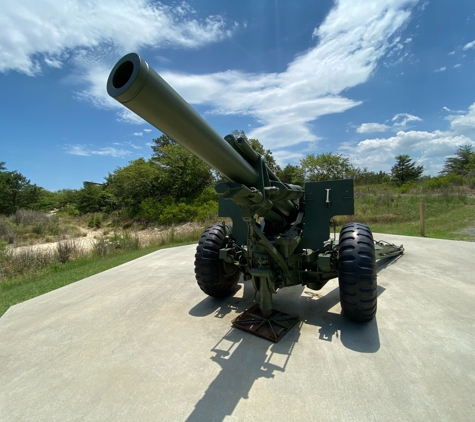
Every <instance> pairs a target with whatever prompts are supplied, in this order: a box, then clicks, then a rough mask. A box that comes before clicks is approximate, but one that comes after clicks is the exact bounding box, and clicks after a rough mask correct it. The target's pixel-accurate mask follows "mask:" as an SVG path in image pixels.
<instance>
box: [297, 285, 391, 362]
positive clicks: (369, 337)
mask: <svg viewBox="0 0 475 422" xmlns="http://www.w3.org/2000/svg"><path fill="white" fill-rule="evenodd" d="M384 290H385V288H384V287H381V286H378V297H379V296H380V295H381V294H382V293H383V292H384ZM302 300H305V301H306V302H307V303H306V304H305V305H303V308H304V309H305V312H304V313H303V315H301V320H302V321H304V322H305V323H306V324H309V325H314V326H316V327H320V328H319V330H318V333H319V339H320V340H323V341H330V342H331V341H333V338H334V337H335V338H337V339H339V340H340V341H341V344H343V346H345V347H346V348H348V349H350V350H354V351H355V352H360V353H375V352H377V351H378V350H379V347H380V342H379V333H378V324H377V320H376V318H374V319H373V320H372V321H370V322H367V323H357V322H353V321H349V320H348V319H346V318H345V316H344V315H342V314H341V313H340V314H337V313H334V312H330V309H332V308H333V307H334V306H335V305H337V304H338V303H339V302H340V292H339V289H338V287H336V288H335V289H333V290H332V291H331V292H329V293H327V294H326V295H320V294H318V293H314V292H309V291H306V292H304V295H303V296H302Z"/></svg>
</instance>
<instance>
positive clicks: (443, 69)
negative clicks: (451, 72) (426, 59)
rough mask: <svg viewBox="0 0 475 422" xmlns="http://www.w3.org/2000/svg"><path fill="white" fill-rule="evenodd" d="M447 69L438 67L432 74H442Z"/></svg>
mask: <svg viewBox="0 0 475 422" xmlns="http://www.w3.org/2000/svg"><path fill="white" fill-rule="evenodd" d="M446 69H447V68H446V67H445V66H442V67H440V68H439V69H435V70H434V72H435V73H438V72H444V71H445V70H446Z"/></svg>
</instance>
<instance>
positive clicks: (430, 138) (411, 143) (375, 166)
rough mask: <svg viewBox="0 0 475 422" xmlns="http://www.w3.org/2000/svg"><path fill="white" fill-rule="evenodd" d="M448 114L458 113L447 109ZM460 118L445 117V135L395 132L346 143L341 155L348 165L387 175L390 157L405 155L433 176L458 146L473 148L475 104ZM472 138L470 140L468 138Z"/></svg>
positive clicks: (408, 118) (406, 116) (407, 116)
mask: <svg viewBox="0 0 475 422" xmlns="http://www.w3.org/2000/svg"><path fill="white" fill-rule="evenodd" d="M443 109H444V110H445V111H447V112H450V113H460V111H455V110H451V109H449V108H447V107H443ZM462 113H463V114H456V115H454V114H452V115H449V116H447V117H446V119H447V120H448V121H450V129H451V130H447V131H440V130H436V131H433V132H427V131H416V130H411V131H403V130H400V131H398V132H397V133H396V134H395V135H394V136H391V137H388V138H371V139H365V140H363V141H361V142H346V143H344V144H343V145H342V146H341V148H340V149H341V151H342V152H344V153H346V154H347V155H348V156H349V157H350V160H351V162H352V163H353V164H354V165H356V166H358V167H368V168H369V169H370V170H384V171H389V170H390V169H391V166H392V165H393V164H394V157H395V156H396V155H399V154H409V155H411V157H412V158H414V159H416V160H418V162H419V163H420V164H423V165H424V168H425V170H426V173H427V174H432V175H436V174H437V173H438V172H439V171H440V170H441V169H442V167H443V164H444V161H445V159H446V158H447V156H450V155H453V154H454V152H455V151H456V150H457V148H458V147H459V146H462V145H467V144H468V145H473V146H475V141H473V139H475V103H474V104H472V105H471V106H470V107H469V109H468V111H465V112H462ZM396 117H398V119H401V118H402V120H400V121H406V122H407V121H418V120H420V118H418V117H416V116H412V115H410V114H406V113H403V114H399V115H396V116H395V117H394V118H393V120H395V119H396ZM398 119H396V121H397V120H398ZM472 135H473V136H472Z"/></svg>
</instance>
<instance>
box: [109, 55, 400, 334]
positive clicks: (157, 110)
mask: <svg viewBox="0 0 475 422" xmlns="http://www.w3.org/2000/svg"><path fill="white" fill-rule="evenodd" d="M107 92H108V93H109V95H110V96H111V97H113V98H115V99H116V100H117V101H119V102H120V103H122V104H123V105H124V106H125V107H127V108H128V109H129V110H131V111H132V112H134V113H136V114H137V115H138V116H140V117H142V118H143V119H144V120H146V121H147V122H148V123H150V124H151V125H153V126H155V127H156V128H157V129H159V130H160V131H162V132H163V133H165V134H166V135H168V136H169V137H170V138H171V139H173V140H174V141H175V142H178V143H179V144H181V145H182V146H184V147H185V148H187V149H188V150H189V151H191V152H192V153H193V154H195V155H196V156H197V157H199V158H200V159H202V160H203V161H205V162H206V163H208V164H209V165H210V166H211V167H213V168H214V169H215V170H217V171H219V172H220V173H221V174H222V175H223V176H224V177H225V178H226V179H227V180H226V181H225V182H221V183H219V184H218V185H217V186H216V191H217V192H218V194H219V212H218V215H219V216H220V217H229V218H230V219H231V220H232V222H233V225H232V227H231V226H230V225H227V224H225V223H223V224H217V225H214V226H212V227H210V228H208V229H207V230H206V231H205V232H204V234H203V235H202V237H201V240H200V241H199V244H198V247H197V250H196V255H195V274H196V279H197V282H198V285H199V287H200V288H201V290H202V291H203V292H204V293H206V294H208V295H210V296H213V297H217V298H222V297H226V296H228V295H231V294H232V293H233V292H234V290H235V287H236V284H237V282H238V281H239V279H240V277H241V274H242V275H243V279H244V280H252V285H253V287H254V289H255V290H256V292H257V293H258V296H259V300H258V303H256V304H255V305H254V306H253V307H251V308H250V309H248V310H247V311H245V312H244V313H243V314H241V315H239V316H238V317H237V318H236V319H235V320H234V321H233V325H235V326H236V327H238V328H242V329H244V330H247V331H250V332H252V333H254V334H257V335H260V336H262V337H265V338H267V339H269V340H272V341H278V340H279V339H280V338H281V337H282V336H283V335H284V334H285V333H286V332H287V331H288V330H289V329H290V328H291V327H292V326H293V325H294V324H295V322H296V321H297V318H296V317H293V316H290V315H288V314H284V313H282V312H278V311H276V310H274V309H273V307H272V295H273V294H275V293H277V291H278V290H279V289H281V288H284V287H288V286H295V285H303V286H307V287H308V288H310V289H313V290H320V289H321V288H322V287H323V286H324V285H325V284H326V283H327V282H328V280H331V279H333V278H337V277H338V282H339V288H340V303H341V308H342V311H343V313H344V314H345V315H346V317H347V318H349V319H351V320H354V321H358V322H367V321H371V320H372V319H373V317H374V316H375V314H376V307H377V280H376V277H377V275H376V260H377V259H379V258H382V257H390V256H396V255H399V254H402V253H403V251H404V248H403V247H402V245H401V246H399V247H397V246H395V245H391V244H387V243H385V242H375V241H374V240H373V235H372V233H371V230H370V229H369V228H368V227H367V226H366V225H364V224H361V223H350V224H346V225H344V226H343V228H342V229H341V231H340V236H339V240H336V238H333V239H331V238H330V221H331V219H332V218H333V217H334V216H336V215H352V214H354V194H353V180H351V179H348V180H332V181H322V182H308V183H306V184H305V189H304V188H302V187H301V186H297V185H292V184H288V183H283V182H282V181H280V180H279V178H278V177H277V176H276V175H275V174H274V173H273V172H272V171H271V170H270V169H269V167H268V166H267V164H266V162H265V159H264V158H263V157H262V156H261V155H259V154H258V153H257V152H256V151H255V150H254V149H253V148H252V147H251V146H250V144H249V143H248V142H247V140H246V139H244V138H239V139H236V138H235V137H234V136H233V135H228V136H226V137H224V138H223V137H221V136H220V135H219V134H218V133H217V132H216V131H215V130H214V129H213V128H212V127H211V126H210V125H209V124H208V123H207V122H206V121H205V120H204V119H203V118H202V117H201V116H200V115H199V114H198V113H197V112H196V111H195V110H194V109H193V108H192V107H191V106H190V105H189V104H188V103H187V102H186V101H185V100H184V99H183V98H182V97H181V96H180V95H179V94H178V93H177V92H176V91H175V90H174V89H173V88H172V87H171V86H170V85H168V83H167V82H165V81H164V80H163V79H162V78H161V77H160V76H159V75H158V74H157V73H156V72H155V71H154V70H153V69H152V68H151V67H150V66H149V65H148V64H147V63H146V62H145V61H144V60H143V59H142V58H140V57H139V56H138V55H137V54H135V53H131V54H128V55H126V56H124V57H123V58H122V59H120V60H119V61H118V62H117V64H116V65H115V67H114V68H113V69H112V71H111V73H110V75H109V79H108V81H107Z"/></svg>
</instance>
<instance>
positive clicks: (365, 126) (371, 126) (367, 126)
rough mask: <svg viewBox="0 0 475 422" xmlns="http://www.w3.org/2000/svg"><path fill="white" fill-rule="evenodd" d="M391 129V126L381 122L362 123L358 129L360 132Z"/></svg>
mask: <svg viewBox="0 0 475 422" xmlns="http://www.w3.org/2000/svg"><path fill="white" fill-rule="evenodd" d="M389 129H391V126H388V125H385V124H381V123H362V124H361V125H360V126H359V127H358V128H357V129H356V131H357V132H358V133H374V132H386V131H387V130H389Z"/></svg>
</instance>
